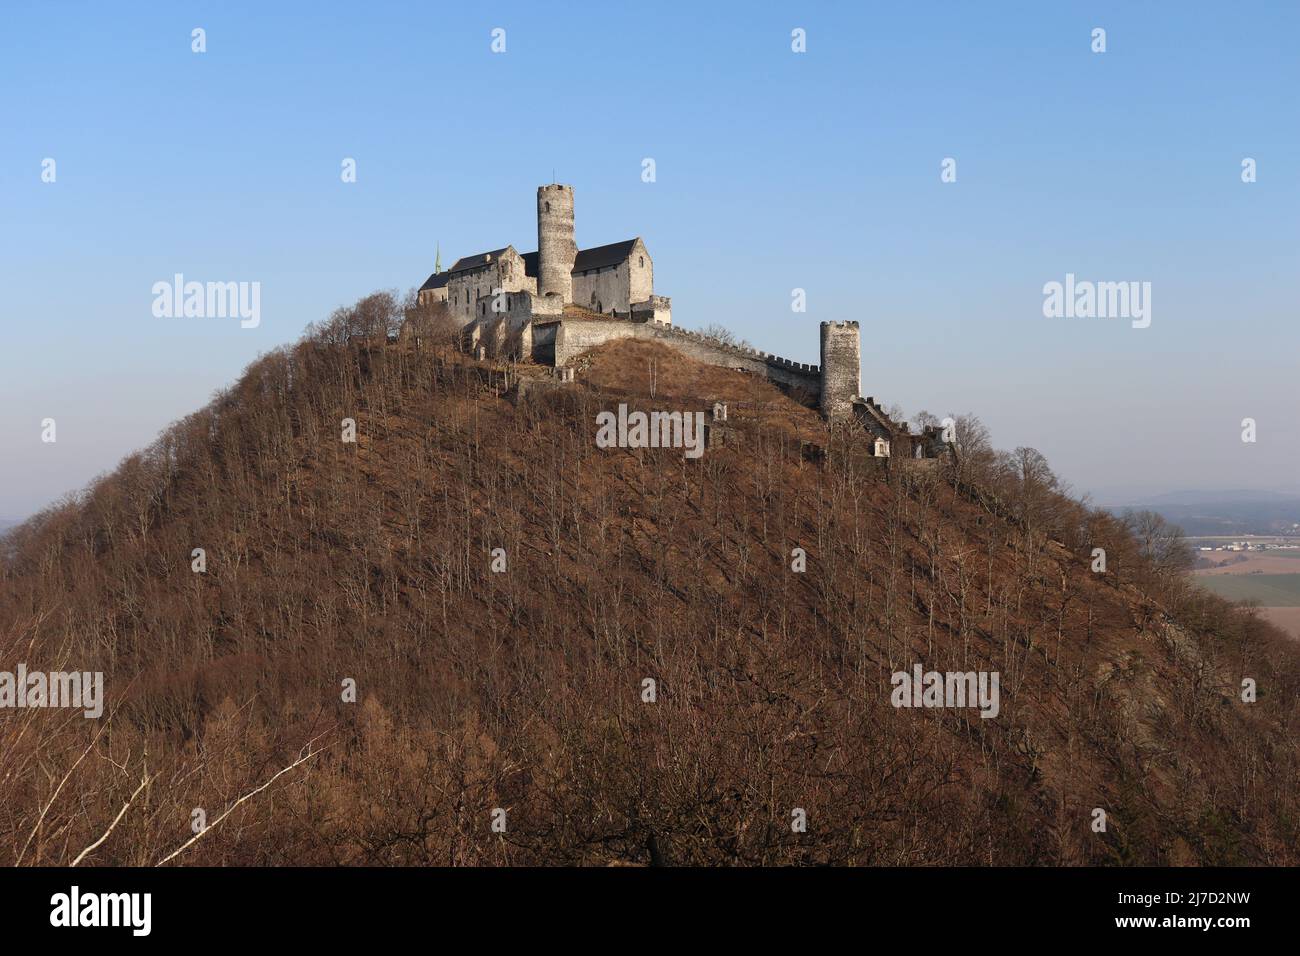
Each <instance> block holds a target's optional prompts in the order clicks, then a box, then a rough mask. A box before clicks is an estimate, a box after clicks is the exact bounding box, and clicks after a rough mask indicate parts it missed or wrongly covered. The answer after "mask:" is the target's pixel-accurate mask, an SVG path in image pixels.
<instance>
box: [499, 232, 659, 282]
mask: <svg viewBox="0 0 1300 956" xmlns="http://www.w3.org/2000/svg"><path fill="white" fill-rule="evenodd" d="M635 246H636V240H635V239H624V240H623V241H622V242H611V243H610V244H609V245H607V246H596V247H595V248H594V249H579V250H578V255H577V256H576V257H575V258H574V260H573V271H574V272H586V271H587V270H588V269H603V268H605V267H606V266H616V265H618V264H619V263H621V262H623V261H625V260H626V259H627V257H628V256H630V255H631V254H632V249H633V248H634V247H635ZM524 274H525V275H530V276H532V277H533V278H536V277H537V253H535V252H525V253H524Z"/></svg>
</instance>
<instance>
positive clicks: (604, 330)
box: [555, 320, 822, 397]
mask: <svg viewBox="0 0 1300 956" xmlns="http://www.w3.org/2000/svg"><path fill="white" fill-rule="evenodd" d="M618 339H649V340H651V341H656V342H661V343H662V344H664V345H666V346H668V347H669V348H671V349H674V350H676V351H678V352H681V353H682V354H684V355H686V356H688V357H690V358H693V359H695V360H696V361H697V362H704V363H705V364H708V365H719V366H722V367H723V368H737V369H741V370H743V371H746V372H749V373H750V374H753V375H761V376H763V377H764V378H765V379H767V380H768V381H771V382H776V383H777V384H779V385H784V386H787V387H789V388H798V389H802V390H803V391H805V392H808V393H809V394H810V395H813V396H814V397H815V396H818V395H819V394H820V393H821V384H822V377H821V370H820V369H819V368H818V367H817V366H816V365H808V364H805V363H802V362H794V361H791V360H790V359H784V358H780V357H779V356H775V355H769V354H767V353H766V352H759V351H757V350H755V349H743V348H737V347H733V346H728V345H722V344H720V343H718V342H715V341H713V340H711V339H707V338H705V337H704V336H702V335H698V334H697V333H694V332H689V331H687V330H685V329H677V328H672V327H671V326H661V325H655V324H652V323H641V322H626V321H618V320H610V321H608V322H601V321H594V320H593V321H582V320H575V321H566V322H561V323H560V327H559V329H558V331H557V333H556V337H555V364H556V365H567V364H569V362H570V361H572V359H573V358H574V357H575V356H576V355H578V354H580V353H582V352H585V351H587V349H591V348H595V347H596V346H597V345H600V344H602V343H604V342H611V341H615V340H618Z"/></svg>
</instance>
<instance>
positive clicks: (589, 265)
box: [420, 239, 636, 292]
mask: <svg viewBox="0 0 1300 956" xmlns="http://www.w3.org/2000/svg"><path fill="white" fill-rule="evenodd" d="M635 247H636V240H635V239H624V240H623V241H622V242H611V243H610V244H609V245H607V246H596V247H595V248H594V249H579V250H578V255H577V256H576V257H575V258H574V260H573V271H574V272H586V271H587V270H588V269H604V268H606V267H607V266H616V265H618V264H619V263H621V262H624V261H626V260H627V257H628V256H630V255H631V254H632V250H633V249H634V248H635ZM509 248H510V247H509V246H506V247H504V248H502V249H493V250H492V251H491V252H480V253H478V254H477V255H473V256H462V257H461V258H459V259H457V260H456V261H455V262H453V263H452V264H451V268H450V269H448V270H447V271H446V272H440V273H438V274H437V275H436V276H429V281H428V282H426V283H425V284H424V285H423V286H421V287H420V291H421V292H423V291H424V290H425V289H441V288H442V287H443V286H445V285H446V284H447V280H448V279H450V278H451V277H452V276H453V275H455V274H456V273H458V272H469V271H470V270H471V269H481V268H482V267H483V266H485V265H487V264H488V263H489V262H491V261H494V260H496V259H499V258H501V256H502V255H503V254H504V253H505V251H506V249H509ZM523 260H524V275H528V276H532V277H533V278H534V279H535V278H537V253H535V252H525V253H524V255H523ZM435 279H436V280H439V281H437V282H436V283H434V280H435ZM430 283H434V284H433V285H430Z"/></svg>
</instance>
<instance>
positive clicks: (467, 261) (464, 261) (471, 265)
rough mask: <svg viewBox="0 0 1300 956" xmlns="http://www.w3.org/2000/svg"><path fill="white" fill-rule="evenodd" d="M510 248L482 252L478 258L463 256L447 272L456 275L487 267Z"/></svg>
mask: <svg viewBox="0 0 1300 956" xmlns="http://www.w3.org/2000/svg"><path fill="white" fill-rule="evenodd" d="M509 248H510V247H509V246H505V247H504V248H501V249H493V250H492V251H491V252H480V253H479V254H478V255H476V256H462V257H461V258H459V259H457V260H456V261H455V262H453V263H452V264H451V268H450V269H448V270H447V271H448V272H449V273H456V272H468V271H469V270H470V269H477V268H479V267H480V266H485V265H487V264H488V262H490V261H493V260H495V259H498V258H500V256H501V254H502V253H503V252H505V251H506V249H509Z"/></svg>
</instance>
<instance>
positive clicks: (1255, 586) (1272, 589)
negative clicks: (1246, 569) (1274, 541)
mask: <svg viewBox="0 0 1300 956" xmlns="http://www.w3.org/2000/svg"><path fill="white" fill-rule="evenodd" d="M1196 581H1197V583H1198V584H1200V585H1201V586H1202V587H1204V588H1206V589H1208V590H1210V591H1213V592H1214V593H1215V594H1217V595H1219V596H1220V597H1225V598H1227V599H1228V600H1230V601H1258V602H1259V603H1260V604H1262V605H1264V606H1265V607H1300V574H1200V575H1197V576H1196Z"/></svg>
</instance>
